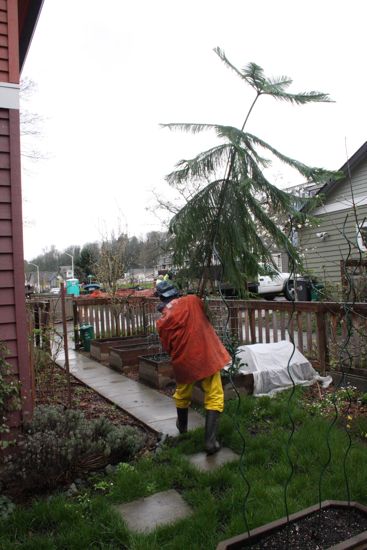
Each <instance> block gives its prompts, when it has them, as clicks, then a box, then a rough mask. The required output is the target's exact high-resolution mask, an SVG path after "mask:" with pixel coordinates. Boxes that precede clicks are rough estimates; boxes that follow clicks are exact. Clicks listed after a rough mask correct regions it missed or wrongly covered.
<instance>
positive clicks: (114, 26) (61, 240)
mask: <svg viewBox="0 0 367 550" xmlns="http://www.w3.org/2000/svg"><path fill="white" fill-rule="evenodd" d="M365 27H366V9H365V2H364V1H363V0H349V2H345V1H340V0H322V1H320V0H309V1H308V2H303V3H301V2H296V1H295V0H278V1H274V0H257V1H256V2H249V1H247V0H226V2H224V1H223V0H220V1H217V0H185V2H183V1H178V0H155V1H152V0H140V1H139V0H136V1H134V2H131V1H130V2H127V1H124V0H104V1H103V2H100V0H98V1H97V0H45V2H44V7H43V9H42V12H41V16H40V19H39V22H38V26H37V28H36V32H35V35H34V38H33V42H32V45H31V49H30V52H29V54H28V58H27V60H26V63H25V67H24V70H23V77H25V76H26V77H28V78H30V79H32V80H33V81H34V82H35V83H36V84H37V90H36V91H35V92H34V94H33V96H32V98H31V99H30V100H29V101H28V102H27V109H29V110H31V111H34V112H37V113H38V114H39V115H40V116H41V117H42V118H43V124H42V135H43V137H42V140H41V141H40V142H39V143H38V144H37V146H38V148H40V149H41V151H42V152H43V154H44V156H45V157H46V158H45V159H43V160H39V161H37V162H32V163H30V162H27V163H25V164H24V168H23V198H24V219H25V224H24V246H25V257H26V259H28V260H31V259H32V258H34V257H35V256H36V255H37V254H39V253H41V252H42V250H43V249H47V248H49V247H50V246H51V245H55V246H56V247H57V248H58V249H59V250H63V249H64V248H65V247H67V246H69V245H73V244H74V245H83V244H85V243H86V242H90V241H95V240H100V238H101V236H102V235H105V234H106V233H109V232H110V231H111V230H112V229H117V228H118V227H121V228H122V229H124V230H125V231H127V232H128V234H129V235H130V236H131V235H136V236H143V235H144V234H146V233H147V232H148V231H152V230H159V229H161V224H160V221H159V219H158V218H157V216H156V215H154V213H149V212H147V211H146V207H147V206H149V205H150V206H152V205H153V204H154V199H153V196H152V189H156V191H158V192H160V193H161V194H162V195H163V196H166V194H167V187H166V183H165V181H164V176H165V175H166V174H167V173H169V172H170V171H171V170H172V169H173V167H174V165H175V163H176V162H177V161H179V160H180V159H182V158H190V157H192V156H194V155H195V154H197V153H198V152H200V151H201V150H203V149H204V148H206V147H209V146H211V145H213V144H214V143H215V138H213V136H210V135H207V134H204V135H202V136H199V137H192V136H190V135H182V134H179V133H172V132H170V131H169V130H167V129H162V128H160V126H159V124H160V123H167V122H210V123H225V124H231V125H236V126H241V124H242V122H243V119H244V116H245V114H246V112H247V110H248V108H249V105H250V102H251V100H252V98H253V95H252V94H251V90H248V89H247V88H246V87H245V86H244V84H243V83H242V82H241V81H240V80H239V79H238V77H236V76H235V75H234V73H233V72H231V71H229V70H228V69H227V68H226V67H225V66H224V65H223V63H222V62H221V61H220V60H219V58H218V57H217V56H216V55H215V54H214V52H213V48H214V47H216V46H220V47H221V48H222V49H223V50H224V51H225V53H226V55H227V57H228V58H229V59H230V60H231V62H233V63H234V64H235V65H236V66H238V67H244V66H245V65H247V63H249V62H251V61H254V62H256V63H257V64H259V65H260V66H262V67H263V69H264V71H265V73H266V74H267V75H269V76H279V75H288V76H290V77H291V78H292V79H293V82H294V83H293V86H292V88H291V91H294V92H296V91H310V90H319V91H322V92H327V93H329V94H330V96H331V97H332V99H334V100H335V103H331V104H319V105H307V106H304V107H293V106H291V105H288V104H280V103H277V102H274V101H271V100H269V99H265V100H264V101H263V102H262V103H261V102H259V103H258V105H257V107H256V111H254V113H253V115H252V116H251V119H250V121H249V124H248V126H247V129H248V131H251V132H252V133H254V134H256V135H259V136H260V137H262V138H263V139H264V140H265V141H268V142H270V143H271V144H272V145H273V146H274V147H276V148H278V149H279V150H280V151H282V152H283V153H284V154H287V155H289V156H291V157H293V158H296V159H297V160H300V161H302V162H305V163H308V164H311V165H315V166H322V167H324V168H329V169H337V168H339V167H340V166H341V165H342V164H344V162H345V161H346V159H347V152H348V154H349V156H350V155H352V154H353V153H354V152H355V151H356V150H357V149H358V148H359V147H360V146H361V145H362V144H363V143H364V142H365V141H366V139H367V134H366V127H367V126H366V108H365V103H366V91H365V90H366V79H367V76H366V70H365V67H366V38H365V37H366V31H365ZM273 176H274V179H275V181H276V182H277V184H278V185H279V186H282V187H284V186H286V185H289V184H291V183H293V181H291V179H290V176H289V174H288V173H283V172H280V171H279V168H278V167H276V168H274V171H273Z"/></svg>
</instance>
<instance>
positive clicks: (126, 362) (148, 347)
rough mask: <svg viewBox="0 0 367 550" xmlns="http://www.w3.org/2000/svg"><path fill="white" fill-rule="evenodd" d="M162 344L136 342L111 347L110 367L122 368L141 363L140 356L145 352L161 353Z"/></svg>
mask: <svg viewBox="0 0 367 550" xmlns="http://www.w3.org/2000/svg"><path fill="white" fill-rule="evenodd" d="M160 350H161V346H160V344H153V345H152V344H150V343H146V344H136V345H130V346H125V347H118V348H110V352H109V364H110V367H112V368H114V369H117V370H122V369H123V368H124V367H128V366H129V367H131V366H134V365H137V364H138V363H139V357H140V356H141V355H143V354H144V353H152V354H153V353H159V352H160Z"/></svg>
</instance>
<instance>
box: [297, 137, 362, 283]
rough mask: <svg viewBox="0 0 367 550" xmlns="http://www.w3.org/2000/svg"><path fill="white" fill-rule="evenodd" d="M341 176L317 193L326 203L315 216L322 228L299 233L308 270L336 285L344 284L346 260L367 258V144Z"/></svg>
mask: <svg viewBox="0 0 367 550" xmlns="http://www.w3.org/2000/svg"><path fill="white" fill-rule="evenodd" d="M340 172H342V173H343V174H344V177H342V178H341V179H337V180H335V181H330V182H328V183H327V184H325V185H324V186H323V187H321V189H319V191H318V192H317V194H318V195H320V196H321V197H322V203H321V204H320V205H318V206H317V207H316V208H315V209H314V210H313V211H312V212H311V213H312V215H313V216H314V217H315V218H316V219H317V220H318V226H317V227H305V228H302V229H300V230H299V232H298V245H299V246H300V248H301V250H302V251H303V253H304V256H305V266H306V268H307V269H308V270H310V272H311V273H312V274H314V275H315V276H317V277H318V278H319V279H320V280H321V281H328V282H330V283H333V284H337V283H342V279H343V263H342V262H343V260H346V259H347V258H348V259H355V260H358V261H359V259H364V260H366V258H367V142H366V143H364V144H363V145H362V147H360V149H358V151H356V152H355V153H354V155H353V156H352V157H351V158H350V159H349V161H348V162H346V163H345V164H343V166H342V167H341V168H340Z"/></svg>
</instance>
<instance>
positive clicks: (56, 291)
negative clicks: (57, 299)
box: [50, 286, 60, 294]
mask: <svg viewBox="0 0 367 550" xmlns="http://www.w3.org/2000/svg"><path fill="white" fill-rule="evenodd" d="M50 294H60V288H59V287H58V286H55V287H54V288H50Z"/></svg>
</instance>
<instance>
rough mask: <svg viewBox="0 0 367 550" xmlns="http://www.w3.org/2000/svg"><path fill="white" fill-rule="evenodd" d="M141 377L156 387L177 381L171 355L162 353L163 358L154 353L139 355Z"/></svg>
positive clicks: (162, 386)
mask: <svg viewBox="0 0 367 550" xmlns="http://www.w3.org/2000/svg"><path fill="white" fill-rule="evenodd" d="M139 379H140V380H142V381H143V382H146V383H147V384H149V385H150V386H153V387H154V388H164V387H165V386H167V385H168V384H171V383H172V382H175V378H174V374H173V369H172V365H171V362H170V359H169V357H168V356H167V355H166V354H161V358H157V357H156V356H153V355H143V356H141V357H139Z"/></svg>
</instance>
